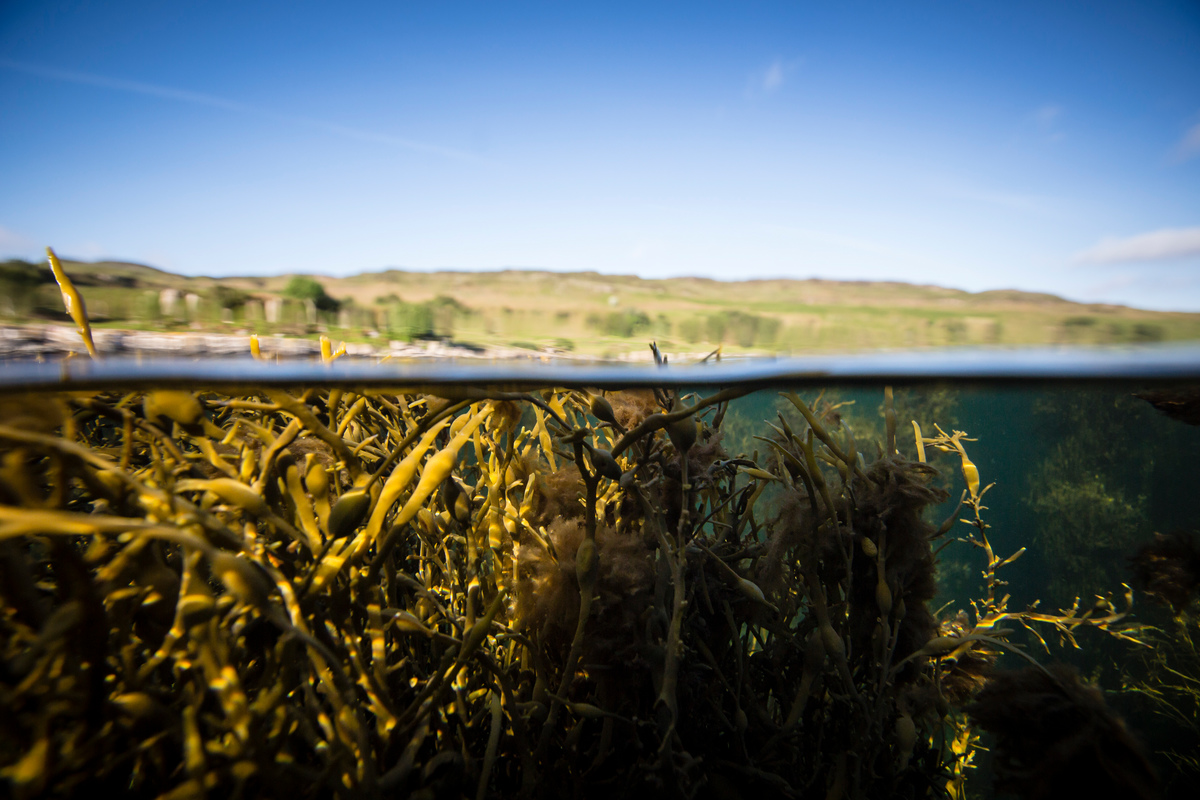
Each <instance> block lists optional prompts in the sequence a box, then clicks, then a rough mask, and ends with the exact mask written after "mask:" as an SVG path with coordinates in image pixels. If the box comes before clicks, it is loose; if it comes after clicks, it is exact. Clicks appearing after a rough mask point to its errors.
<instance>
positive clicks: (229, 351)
mask: <svg viewBox="0 0 1200 800" xmlns="http://www.w3.org/2000/svg"><path fill="white" fill-rule="evenodd" d="M92 337H93V340H94V341H95V343H96V349H97V350H98V351H99V352H100V353H102V354H105V355H113V356H137V355H147V356H208V357H213V356H245V355H249V353H250V333H249V332H248V331H247V332H238V333H212V332H203V331H175V332H162V331H140V330H123V329H118V328H93V329H92ZM330 338H331V339H333V337H330ZM258 341H259V348H260V350H261V351H262V353H263V354H264V355H267V356H277V357H279V358H310V357H316V356H319V355H320V354H321V343H320V341H319V340H318V339H306V338H300V337H295V336H286V335H283V334H269V335H261V334H260V335H259V337H258ZM339 344H341V343H340V342H339V341H338V340H336V339H334V346H335V347H337V346H338V345H339ZM342 346H344V347H345V349H346V355H347V356H351V357H358V358H384V357H388V356H390V357H393V358H405V359H410V358H441V359H448V358H453V359H471V358H477V359H484V360H489V361H495V360H513V361H549V360H555V361H558V360H568V361H581V362H593V361H597V362H598V361H614V360H616V361H629V362H649V361H652V360H653V357H652V356H651V354H650V352H649V350H648V349H647V350H646V352H645V353H644V354H643V353H641V352H635V353H627V354H623V355H620V356H617V357H615V358H612V357H610V358H599V357H596V356H591V355H584V354H580V353H572V352H568V351H563V350H555V349H553V348H544V349H542V350H529V349H525V348H519V347H502V346H479V345H474V344H465V343H461V342H455V341H453V340H449V339H428V340H419V341H413V342H401V341H396V340H391V341H381V342H380V343H378V344H373V343H365V342H345V343H344V344H343V345H342ZM69 353H74V354H77V355H84V354H85V353H86V349H85V348H84V346H83V340H82V339H81V338H80V336H79V332H78V330H77V329H76V328H75V327H74V326H73V325H53V324H34V325H0V360H15V359H33V358H39V357H58V356H65V355H67V354H69ZM701 355H703V354H701Z"/></svg>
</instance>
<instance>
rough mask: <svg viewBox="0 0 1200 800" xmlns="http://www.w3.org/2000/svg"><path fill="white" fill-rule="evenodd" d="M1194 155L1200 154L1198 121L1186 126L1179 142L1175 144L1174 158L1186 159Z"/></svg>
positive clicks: (1199, 127)
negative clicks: (1185, 131) (1186, 129)
mask: <svg viewBox="0 0 1200 800" xmlns="http://www.w3.org/2000/svg"><path fill="white" fill-rule="evenodd" d="M1196 156H1200V122H1197V123H1196V124H1195V125H1193V126H1192V127H1190V128H1188V131H1187V133H1185V134H1184V135H1183V138H1182V139H1180V140H1179V144H1177V145H1175V158H1176V160H1178V161H1187V160H1188V159H1189V158H1195V157H1196Z"/></svg>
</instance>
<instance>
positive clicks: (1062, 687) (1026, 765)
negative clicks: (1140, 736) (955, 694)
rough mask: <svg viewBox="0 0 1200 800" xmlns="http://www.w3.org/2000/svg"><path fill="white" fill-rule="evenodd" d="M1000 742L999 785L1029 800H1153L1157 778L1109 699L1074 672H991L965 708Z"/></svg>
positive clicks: (1059, 668) (997, 747) (1055, 667)
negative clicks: (1097, 799)
mask: <svg viewBox="0 0 1200 800" xmlns="http://www.w3.org/2000/svg"><path fill="white" fill-rule="evenodd" d="M966 712H967V714H968V715H970V717H971V719H972V720H973V721H974V722H975V723H976V724H978V725H979V726H981V727H982V728H983V729H984V730H986V731H988V732H989V733H991V734H992V735H993V736H994V737H995V739H996V744H995V757H996V764H997V766H996V783H997V788H999V789H1000V790H1002V791H1013V792H1016V793H1018V794H1019V795H1020V796H1021V797H1025V798H1029V799H1030V800H1040V799H1041V798H1051V797H1064V796H1085V797H1087V796H1092V797H1112V798H1146V799H1148V798H1154V797H1157V796H1158V793H1159V784H1158V778H1157V776H1156V775H1155V773H1154V769H1153V768H1152V767H1151V765H1150V763H1149V761H1147V759H1146V756H1145V755H1144V753H1143V752H1142V747H1141V745H1140V744H1139V743H1138V742H1137V741H1136V740H1135V739H1134V738H1133V737H1132V736H1131V735H1130V733H1129V731H1128V730H1126V728H1125V724H1124V723H1123V722H1122V720H1121V719H1120V718H1119V717H1117V716H1116V715H1115V714H1114V713H1113V712H1112V711H1111V710H1110V709H1109V708H1108V706H1107V705H1106V704H1105V702H1104V697H1103V695H1102V694H1101V693H1100V692H1099V691H1098V690H1097V689H1095V688H1094V687H1091V686H1088V685H1086V684H1085V683H1083V682H1082V681H1081V680H1080V678H1079V674H1078V673H1077V672H1076V671H1074V670H1073V669H1071V668H1069V667H1065V666H1062V665H1053V666H1051V667H1050V668H1049V669H1040V668H1037V667H1026V668H1024V669H1022V670H1018V671H1014V672H1001V673H997V674H995V675H993V676H992V677H991V679H990V680H989V681H988V685H987V686H986V687H984V689H983V690H982V691H980V692H979V694H978V695H977V696H976V698H975V701H974V702H973V703H972V704H971V705H969V706H967V708H966Z"/></svg>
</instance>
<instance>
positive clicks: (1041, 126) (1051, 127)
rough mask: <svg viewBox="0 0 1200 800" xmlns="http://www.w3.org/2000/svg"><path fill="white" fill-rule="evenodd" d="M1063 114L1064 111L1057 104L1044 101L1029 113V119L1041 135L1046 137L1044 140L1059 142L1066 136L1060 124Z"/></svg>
mask: <svg viewBox="0 0 1200 800" xmlns="http://www.w3.org/2000/svg"><path fill="white" fill-rule="evenodd" d="M1065 114H1066V112H1065V111H1064V110H1063V107H1062V106H1060V105H1059V104H1057V103H1045V104H1043V105H1042V106H1041V107H1039V108H1038V109H1037V110H1036V111H1034V112H1033V114H1031V115H1030V119H1032V120H1033V124H1034V126H1035V127H1036V128H1037V129H1038V131H1039V132H1040V133H1041V134H1042V136H1044V137H1046V141H1049V142H1060V141H1062V140H1063V139H1065V138H1067V135H1066V134H1065V133H1063V131H1062V125H1061V123H1062V119H1063V117H1064V116H1065Z"/></svg>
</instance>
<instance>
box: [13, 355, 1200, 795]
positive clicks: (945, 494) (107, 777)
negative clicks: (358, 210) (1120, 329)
mask: <svg viewBox="0 0 1200 800" xmlns="http://www.w3.org/2000/svg"><path fill="white" fill-rule="evenodd" d="M2 377H3V382H4V386H3V390H4V391H3V394H2V395H0V405H2V408H3V416H4V418H3V420H0V469H2V473H0V570H2V571H3V575H2V578H3V580H2V582H0V586H2V595H3V609H2V611H0V630H3V636H2V637H0V640H2V642H3V644H2V648H3V649H2V652H0V658H3V662H2V666H0V704H3V707H4V708H3V711H4V713H3V714H0V719H2V720H3V722H0V771H2V774H3V776H4V778H5V779H6V780H7V781H8V783H9V787H10V791H11V792H12V794H13V795H14V796H38V795H49V796H57V795H72V794H78V793H81V792H84V791H120V792H122V793H125V794H130V795H134V796H146V797H158V796H161V795H163V794H165V793H172V796H180V797H182V796H203V795H205V794H213V795H233V794H239V793H240V794H242V795H247V796H276V795H280V796H282V795H293V796H312V797H326V796H356V797H357V796H376V795H382V796H391V795H397V794H398V795H412V796H427V797H459V796H463V795H466V796H474V797H508V796H528V797H535V796H536V797H540V796H549V795H554V796H558V795H562V794H564V793H570V794H572V795H578V796H584V797H591V796H605V797H612V796H640V795H642V794H644V792H646V791H648V790H653V791H657V792H666V793H668V794H671V795H679V796H685V797H726V796H730V797H737V796H747V795H751V794H762V793H770V794H772V795H780V796H799V797H808V796H817V797H839V796H845V797H879V796H898V797H910V796H913V797H915V796H951V797H968V796H978V797H989V796H1050V795H1051V794H1055V793H1065V792H1067V791H1070V792H1076V793H1085V792H1092V793H1094V794H1095V795H1096V796H1111V791H1113V787H1120V788H1121V790H1122V791H1124V792H1125V793H1126V794H1129V795H1130V796H1145V797H1153V796H1189V795H1188V792H1187V790H1188V787H1189V786H1191V785H1192V784H1191V781H1192V780H1194V778H1195V777H1196V773H1197V767H1198V766H1200V765H1198V762H1197V757H1196V755H1195V754H1196V753H1197V752H1200V748H1198V747H1197V745H1198V744H1200V720H1198V717H1197V713H1198V711H1200V706H1198V698H1200V691H1198V690H1197V688H1196V687H1197V686H1198V685H1200V658H1197V655H1196V649H1195V635H1196V634H1197V633H1198V632H1200V631H1198V630H1197V625H1198V622H1197V620H1198V619H1200V617H1198V616H1197V605H1196V602H1195V600H1196V594H1195V585H1196V581H1197V580H1200V542H1197V540H1195V539H1193V538H1191V536H1192V535H1191V531H1193V530H1194V529H1195V527H1196V525H1197V520H1200V492H1197V491H1196V470H1195V466H1194V458H1195V453H1196V452H1197V446H1198V445H1200V429H1198V428H1197V427H1195V426H1194V424H1188V423H1187V422H1185V421H1181V420H1180V419H1178V418H1179V417H1187V416H1188V414H1189V409H1191V412H1192V413H1194V406H1195V405H1196V397H1197V393H1196V391H1195V390H1194V388H1192V387H1193V386H1195V385H1196V384H1200V359H1197V358H1196V354H1195V353H1194V352H1193V351H1190V350H1186V349H1184V350H1180V349H1171V348H1156V349H1147V350H1133V351H1124V352H1120V353H1095V352H1092V351H1074V352H1065V353H1058V354H1045V353H1038V354H1019V353H1018V354H1004V353H1001V354H989V355H987V356H986V357H984V356H980V355H979V354H975V355H974V356H969V355H964V354H950V355H942V356H927V355H906V354H898V355H884V356H873V357H867V358H858V359H840V360H838V359H812V360H808V361H804V362H755V363H737V362H735V363H728V362H724V363H722V364H708V365H701V366H682V365H674V364H667V365H666V366H665V367H660V368H652V369H641V370H637V369H612V368H608V367H599V366H584V367H572V368H567V367H562V366H553V367H550V368H547V367H542V366H536V365H533V366H513V365H504V364H500V365H470V364H465V365H464V364H453V365H448V364H362V363H358V364H356V363H348V362H336V361H335V362H332V363H284V364H267V363H263V362H250V361H202V362H186V363H181V362H141V363H137V362H122V361H116V360H111V361H104V360H101V361H96V362H89V361H83V360H81V359H73V360H71V361H68V362H61V363H55V364H35V363H15V364H11V363H10V364H7V365H5V366H4V370H3V373H2ZM721 392H724V393H725V394H724V395H719V393H721ZM717 396H725V397H726V398H727V399H726V400H725V401H723V402H718V403H711V402H710V401H711V399H712V398H714V397H717ZM1151 400H1153V401H1155V402H1156V403H1157V404H1158V406H1159V408H1156V407H1155V406H1154V405H1152V404H1151V402H1150V401H1151ZM1189 404H1190V405H1189ZM689 408H696V411H695V413H692V414H687V413H685V412H687V410H688V409H689ZM1160 408H1165V409H1167V410H1169V411H1171V415H1170V416H1169V415H1168V414H1166V413H1163V411H1162V410H1160ZM1172 417H1175V418H1172ZM914 422H915V423H916V424H915V426H914V424H913V423H914ZM1022 548H1024V550H1023V551H1022ZM1189 581H1191V583H1190V584H1189ZM1006 793H1007V794H1006Z"/></svg>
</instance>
